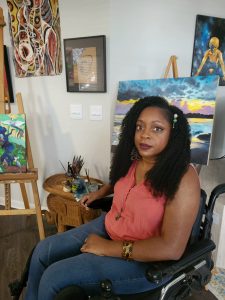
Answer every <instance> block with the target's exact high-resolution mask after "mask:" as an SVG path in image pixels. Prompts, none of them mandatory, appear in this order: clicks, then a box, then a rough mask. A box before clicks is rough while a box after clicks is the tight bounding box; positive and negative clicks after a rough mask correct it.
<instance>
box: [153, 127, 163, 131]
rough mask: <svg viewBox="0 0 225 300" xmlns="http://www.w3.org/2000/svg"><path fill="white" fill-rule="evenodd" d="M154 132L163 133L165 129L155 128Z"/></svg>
mask: <svg viewBox="0 0 225 300" xmlns="http://www.w3.org/2000/svg"><path fill="white" fill-rule="evenodd" d="M153 131H155V132H161V131H163V128H162V127H154V128H153Z"/></svg>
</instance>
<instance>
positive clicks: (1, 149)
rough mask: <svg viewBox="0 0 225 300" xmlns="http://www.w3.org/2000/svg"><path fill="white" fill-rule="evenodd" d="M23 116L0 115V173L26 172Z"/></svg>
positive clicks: (24, 123) (24, 122)
mask: <svg viewBox="0 0 225 300" xmlns="http://www.w3.org/2000/svg"><path fill="white" fill-rule="evenodd" d="M26 170H27V159H26V121H25V115H24V114H8V115H7V114H0V173H20V172H26Z"/></svg>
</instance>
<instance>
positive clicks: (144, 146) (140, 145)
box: [139, 143, 152, 150]
mask: <svg viewBox="0 0 225 300" xmlns="http://www.w3.org/2000/svg"><path fill="white" fill-rule="evenodd" d="M139 147H140V149H141V150H148V149H150V148H152V146H150V145H147V144H142V143H141V144H139Z"/></svg>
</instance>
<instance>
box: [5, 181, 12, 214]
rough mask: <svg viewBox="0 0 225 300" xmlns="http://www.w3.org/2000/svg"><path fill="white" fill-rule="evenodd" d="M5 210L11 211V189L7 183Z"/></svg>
mask: <svg viewBox="0 0 225 300" xmlns="http://www.w3.org/2000/svg"><path fill="white" fill-rule="evenodd" d="M5 209H11V187H10V184H9V183H5Z"/></svg>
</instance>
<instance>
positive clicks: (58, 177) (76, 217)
mask: <svg viewBox="0 0 225 300" xmlns="http://www.w3.org/2000/svg"><path fill="white" fill-rule="evenodd" d="M66 180H67V178H66V176H65V174H55V175H53V176H50V177H48V178H47V179H46V180H45V181H44V184H43V188H44V189H45V190H46V191H47V192H49V195H48V197H47V205H48V209H49V211H46V212H45V216H46V219H47V222H48V223H51V224H54V223H55V224H56V226H57V230H58V232H64V231H65V230H66V227H67V226H74V227H77V226H79V225H81V224H84V223H87V222H89V221H91V220H93V219H95V218H97V217H98V216H100V214H101V210H100V209H89V210H86V209H85V208H84V207H83V206H81V205H80V204H79V202H77V201H76V199H75V198H74V196H73V194H72V193H69V192H64V191H63V184H64V182H65V181H66ZM90 180H91V182H92V183H99V184H102V181H101V180H99V179H95V178H90Z"/></svg>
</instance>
